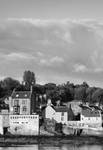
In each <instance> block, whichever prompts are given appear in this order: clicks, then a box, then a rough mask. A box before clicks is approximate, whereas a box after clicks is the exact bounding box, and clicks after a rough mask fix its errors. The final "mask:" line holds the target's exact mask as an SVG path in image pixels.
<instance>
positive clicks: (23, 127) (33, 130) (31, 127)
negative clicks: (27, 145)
mask: <svg viewBox="0 0 103 150" xmlns="http://www.w3.org/2000/svg"><path fill="white" fill-rule="evenodd" d="M9 124H10V128H9V132H10V133H11V134H15V135H16V134H19V135H38V134H39V115H9Z"/></svg>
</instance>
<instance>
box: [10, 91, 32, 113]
mask: <svg viewBox="0 0 103 150" xmlns="http://www.w3.org/2000/svg"><path fill="white" fill-rule="evenodd" d="M9 108H10V114H15V115H20V114H22V115H30V109H31V92H30V91H22V92H21V91H14V92H13V93H12V95H11V98H10V100H9Z"/></svg>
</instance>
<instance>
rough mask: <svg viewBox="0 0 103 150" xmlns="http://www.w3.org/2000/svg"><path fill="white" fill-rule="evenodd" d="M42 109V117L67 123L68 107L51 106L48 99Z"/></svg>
mask: <svg viewBox="0 0 103 150" xmlns="http://www.w3.org/2000/svg"><path fill="white" fill-rule="evenodd" d="M44 111H45V113H44V114H45V115H44V118H46V119H54V120H55V121H56V122H57V123H62V124H66V123H67V120H68V108H67V107H66V106H53V105H52V103H51V100H50V99H49V100H48V103H47V106H46V108H45V110H44Z"/></svg>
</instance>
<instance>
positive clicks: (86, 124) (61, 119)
mask: <svg viewBox="0 0 103 150" xmlns="http://www.w3.org/2000/svg"><path fill="white" fill-rule="evenodd" d="M77 104H78V102H77ZM73 106H74V105H73ZM73 106H72V104H70V105H69V107H67V106H56V107H54V106H53V105H52V103H51V102H50V101H49V103H48V104H47V107H46V108H45V116H44V118H50V119H54V120H56V121H57V122H58V123H62V124H65V125H67V126H73V127H74V126H75V127H77V126H78V127H80V128H81V126H82V128H102V114H101V110H100V109H96V108H95V106H94V107H93V106H92V107H89V106H86V105H82V104H81V105H79V106H78V107H79V111H78V112H77V110H76V113H75V111H74V108H75V109H77V107H76V106H74V108H73Z"/></svg>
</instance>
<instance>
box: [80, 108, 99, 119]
mask: <svg viewBox="0 0 103 150" xmlns="http://www.w3.org/2000/svg"><path fill="white" fill-rule="evenodd" d="M82 115H83V116H85V117H100V113H99V111H97V110H89V109H82Z"/></svg>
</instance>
